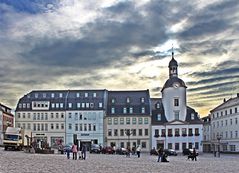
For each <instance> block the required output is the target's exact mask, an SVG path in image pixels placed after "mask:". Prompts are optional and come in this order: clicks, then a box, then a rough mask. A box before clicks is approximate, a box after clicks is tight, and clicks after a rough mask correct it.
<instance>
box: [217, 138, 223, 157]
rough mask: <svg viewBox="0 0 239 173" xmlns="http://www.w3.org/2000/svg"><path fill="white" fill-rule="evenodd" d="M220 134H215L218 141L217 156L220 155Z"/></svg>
mask: <svg viewBox="0 0 239 173" xmlns="http://www.w3.org/2000/svg"><path fill="white" fill-rule="evenodd" d="M221 138H222V136H221V135H217V141H218V148H217V150H218V157H220V140H221Z"/></svg>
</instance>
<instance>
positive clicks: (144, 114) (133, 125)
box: [104, 90, 151, 151]
mask: <svg viewBox="0 0 239 173" xmlns="http://www.w3.org/2000/svg"><path fill="white" fill-rule="evenodd" d="M149 100H150V96H149V91H148V90H142V91H140V90H138V91H109V92H108V103H107V113H106V117H105V123H104V124H105V134H106V136H105V142H106V145H108V146H116V147H123V148H127V147H130V148H133V147H137V146H141V148H142V151H149V150H150V147H151V140H150V134H151V131H150V130H151V128H150V125H151V123H150V122H151V111H150V102H149Z"/></svg>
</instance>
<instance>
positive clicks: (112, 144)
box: [110, 141, 147, 149]
mask: <svg viewBox="0 0 239 173" xmlns="http://www.w3.org/2000/svg"><path fill="white" fill-rule="evenodd" d="M137 143H138V144H137ZM137 143H136V142H120V147H121V148H126V147H128V146H129V147H131V144H132V146H133V147H136V146H138V145H140V146H141V147H142V149H144V148H147V142H145V141H142V142H141V144H140V143H139V142H137ZM110 146H116V143H115V142H110Z"/></svg>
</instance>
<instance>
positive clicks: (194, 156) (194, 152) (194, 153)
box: [192, 148, 197, 161]
mask: <svg viewBox="0 0 239 173" xmlns="http://www.w3.org/2000/svg"><path fill="white" fill-rule="evenodd" d="M192 156H193V157H192V161H193V160H195V161H197V152H196V149H195V148H193V153H192Z"/></svg>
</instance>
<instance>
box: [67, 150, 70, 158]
mask: <svg viewBox="0 0 239 173" xmlns="http://www.w3.org/2000/svg"><path fill="white" fill-rule="evenodd" d="M66 156H67V159H70V148H67V149H66Z"/></svg>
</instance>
